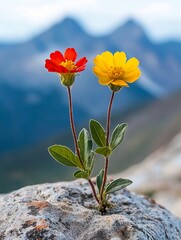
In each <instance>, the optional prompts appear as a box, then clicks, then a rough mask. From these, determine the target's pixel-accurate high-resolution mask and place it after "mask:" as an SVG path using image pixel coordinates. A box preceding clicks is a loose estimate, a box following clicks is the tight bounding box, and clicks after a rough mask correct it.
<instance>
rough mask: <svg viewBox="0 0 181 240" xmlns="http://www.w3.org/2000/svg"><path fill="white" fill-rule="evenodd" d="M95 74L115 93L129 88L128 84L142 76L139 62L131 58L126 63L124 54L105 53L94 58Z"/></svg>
mask: <svg viewBox="0 0 181 240" xmlns="http://www.w3.org/2000/svg"><path fill="white" fill-rule="evenodd" d="M94 64H95V66H94V67H93V72H94V73H95V75H96V76H97V77H98V79H99V83H100V84H101V85H108V86H109V87H110V88H111V89H112V90H113V91H118V90H120V89H121V88H122V87H127V86H128V83H133V82H135V81H136V80H137V79H138V78H139V77H140V75H141V71H140V70H139V68H138V65H139V61H138V60H137V59H136V58H131V59H129V60H128V61H126V54H125V53H124V52H116V53H114V55H113V54H112V53H111V52H108V51H106V52H103V53H102V54H100V55H97V56H96V57H95V58H94Z"/></svg>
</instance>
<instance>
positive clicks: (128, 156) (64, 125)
mask: <svg viewBox="0 0 181 240" xmlns="http://www.w3.org/2000/svg"><path fill="white" fill-rule="evenodd" d="M67 47H74V48H75V49H76V50H77V52H78V58H80V57H83V56H86V57H87V58H88V60H89V62H88V66H87V68H86V70H85V71H84V72H82V73H81V75H80V76H78V77H77V78H76V82H75V84H74V86H73V89H72V92H73V102H74V114H75V121H76V127H77V132H78V130H80V129H81V128H82V127H83V126H84V127H88V120H89V119H90V118H94V119H98V120H99V121H100V122H101V123H102V124H103V125H105V117H106V111H107V105H108V102H109V97H110V90H109V89H108V88H107V87H103V86H99V84H98V82H97V79H96V77H95V76H94V75H93V73H92V71H91V68H92V66H93V62H92V60H93V58H94V57H95V56H96V55H97V54H99V53H101V52H102V51H106V50H108V51H111V52H115V51H125V52H126V53H127V55H128V58H131V57H136V58H138V59H139V60H140V68H141V71H142V76H141V78H140V79H139V80H138V81H137V82H136V83H134V84H133V85H131V87H130V88H124V89H123V90H122V91H121V92H119V93H117V94H116V98H115V102H114V106H113V114H112V127H115V125H116V124H118V123H122V122H127V123H128V125H129V127H128V130H127V134H126V139H125V141H124V143H123V144H122V146H121V147H120V149H119V150H117V151H116V152H115V154H114V156H113V157H112V160H111V163H110V173H112V174H115V173H116V174H119V176H126V177H130V178H131V179H133V180H134V184H133V185H132V188H133V189H134V190H136V191H138V192H141V193H144V194H147V195H149V196H151V197H154V198H156V200H157V199H158V201H159V203H161V204H164V206H167V207H169V209H171V211H173V212H174V213H175V214H177V215H180V216H181V206H180V202H181V188H180V182H181V171H180V170H181V133H180V132H181V77H180V76H181V1H180V0H173V1H169V0H152V1H151V2H150V1H149V2H148V1H143V0H137V1H136V4H135V3H134V2H133V1H131V0H127V1H124V2H123V1H120V0H114V1H109V0H99V1H96V0H87V1H84V0H77V1H74V0H51V1H50V0H38V1H37V0H1V6H0V193H6V192H9V191H12V190H15V189H17V188H20V187H22V186H25V185H30V184H36V183H43V182H54V181H60V180H69V179H71V178H72V171H70V169H69V168H66V167H63V166H61V165H59V164H58V163H57V162H55V161H54V160H53V159H52V158H51V157H50V156H49V154H48V152H47V148H48V147H49V146H50V145H53V144H63V145H68V146H69V147H70V148H72V149H73V140H72V137H71V131H70V128H69V117H68V101H67V92H66V89H65V88H64V87H63V86H61V85H60V83H59V79H58V77H57V75H56V74H53V73H48V72H47V70H46V69H45V68H44V61H45V59H46V58H49V54H50V52H52V51H55V50H59V51H63V52H64V50H65V49H66V48H67ZM135 164H136V165H135ZM102 165H103V161H102V159H97V161H96V168H95V174H96V173H97V169H99V168H100V166H102ZM132 165H134V166H132ZM120 172H122V173H121V174H120ZM151 183H152V184H151Z"/></svg>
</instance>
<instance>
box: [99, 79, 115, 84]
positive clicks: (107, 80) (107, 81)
mask: <svg viewBox="0 0 181 240" xmlns="http://www.w3.org/2000/svg"><path fill="white" fill-rule="evenodd" d="M98 81H99V83H100V84H101V85H108V84H109V83H111V81H112V80H110V79H109V78H99V80H98Z"/></svg>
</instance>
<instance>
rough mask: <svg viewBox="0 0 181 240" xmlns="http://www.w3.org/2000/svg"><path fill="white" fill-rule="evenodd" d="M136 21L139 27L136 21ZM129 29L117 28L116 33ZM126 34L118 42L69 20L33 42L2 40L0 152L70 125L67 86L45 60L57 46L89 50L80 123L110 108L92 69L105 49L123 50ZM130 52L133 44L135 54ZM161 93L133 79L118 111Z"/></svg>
mask: <svg viewBox="0 0 181 240" xmlns="http://www.w3.org/2000/svg"><path fill="white" fill-rule="evenodd" d="M132 24H133V27H132V28H134V25H135V23H134V22H133V23H132ZM124 28H125V27H124V26H123V27H121V28H120V29H118V30H117V32H116V33H115V36H117V35H116V34H118V33H119V34H121V32H122V31H123V30H124ZM127 28H130V26H127V27H126V29H127ZM131 31H132V30H131ZM142 31H143V30H142ZM133 35H134V33H133ZM128 37H129V35H128ZM135 37H136V36H135ZM121 38H122V35H120V36H119V37H118V38H117V42H116V40H115V39H114V34H111V35H109V36H103V37H93V36H90V35H88V34H87V33H86V32H85V31H84V30H83V29H82V28H81V27H80V26H79V25H78V24H77V23H76V22H75V21H74V20H72V19H65V20H64V21H62V22H61V23H58V24H56V25H55V26H53V27H52V28H50V29H48V30H47V31H45V32H44V33H41V34H40V35H39V36H37V37H35V38H34V39H32V40H31V41H28V42H25V43H21V44H12V45H11V44H7V45H5V44H3V45H0V64H1V78H0V88H1V89H0V93H1V96H0V99H1V101H0V112H1V119H0V131H1V132H2V134H0V154H1V153H2V152H4V151H8V150H11V149H15V148H19V147H21V146H26V145H28V144H30V145H31V144H33V143H35V142H36V141H38V140H40V139H42V138H44V137H47V136H48V135H49V136H51V135H53V134H55V132H56V131H59V130H60V129H61V125H62V126H64V127H65V128H66V127H67V126H68V122H69V120H68V110H64V109H65V107H67V96H66V89H65V88H64V87H62V86H61V85H60V83H59V79H58V77H57V76H56V75H55V74H51V73H48V72H47V70H46V69H45V68H44V61H45V59H46V58H48V57H49V54H50V52H51V51H54V50H56V49H60V50H62V51H64V49H65V48H67V47H75V48H76V49H77V51H78V53H79V57H82V56H84V55H85V56H87V58H88V59H89V63H88V67H87V70H86V71H85V72H82V73H81V76H77V78H76V81H75V85H74V87H73V101H74V105H75V109H74V110H75V111H74V112H75V114H76V116H77V119H78V118H79V119H78V121H79V122H80V124H81V122H82V121H83V120H86V119H87V120H88V118H89V116H92V117H93V118H96V117H101V116H102V114H104V113H105V111H106V108H107V103H108V101H109V96H110V90H109V89H108V88H107V87H102V86H100V85H99V84H98V82H97V79H96V77H95V76H94V75H93V73H92V72H91V67H92V58H93V57H94V56H95V55H96V54H97V53H100V52H101V51H104V50H106V49H108V50H111V51H114V50H121V49H123V47H120V46H117V45H116V44H118V42H120V39H121ZM125 38H126V33H125ZM112 39H114V42H113V40H112ZM127 40H128V39H127ZM128 52H129V51H128ZM131 52H132V49H131V48H130V53H129V54H130V55H131ZM143 75H145V74H143ZM145 79H146V78H145ZM140 81H141V80H140ZM150 81H152V80H150ZM146 85H148V84H147V83H146ZM158 92H159V91H158ZM159 94H160V92H159V93H157V92H156V90H155V89H153V88H152V89H151V88H150V87H149V88H148V87H145V84H142V83H140V84H139V83H138V84H134V85H133V86H132V87H131V88H129V89H124V91H123V92H121V99H122V100H121V101H122V102H124V104H122V106H121V108H120V100H119V97H117V98H116V100H115V104H114V106H115V107H114V110H117V109H121V111H125V110H127V109H129V108H133V107H136V106H137V105H139V104H141V103H143V102H147V101H151V100H153V99H155V97H159V96H158V95H159ZM118 95H119V94H118ZM103 99H104V100H103ZM62 112H65V114H62ZM42 119H43V120H42Z"/></svg>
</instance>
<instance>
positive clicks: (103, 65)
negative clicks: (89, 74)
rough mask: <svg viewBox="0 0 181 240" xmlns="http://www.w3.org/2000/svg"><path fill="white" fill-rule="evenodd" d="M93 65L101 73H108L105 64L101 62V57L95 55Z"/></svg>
mask: <svg viewBox="0 0 181 240" xmlns="http://www.w3.org/2000/svg"><path fill="white" fill-rule="evenodd" d="M94 64H95V65H96V66H98V67H99V68H100V69H101V70H102V71H104V72H107V71H108V67H107V66H106V64H105V63H104V61H103V60H102V56H101V55H97V56H96V57H95V58H94Z"/></svg>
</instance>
